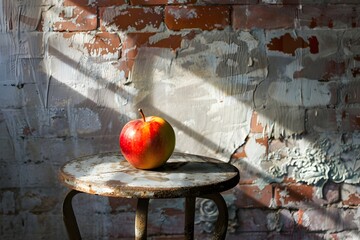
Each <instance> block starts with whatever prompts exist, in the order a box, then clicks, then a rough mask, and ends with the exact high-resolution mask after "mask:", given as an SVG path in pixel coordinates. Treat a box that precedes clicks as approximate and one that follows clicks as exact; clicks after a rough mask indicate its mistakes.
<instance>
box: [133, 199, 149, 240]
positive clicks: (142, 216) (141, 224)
mask: <svg viewBox="0 0 360 240" xmlns="http://www.w3.org/2000/svg"><path fill="white" fill-rule="evenodd" d="M148 207H149V199H147V198H139V199H138V201H137V208H136V216H135V239H136V240H145V239H146V235H147V215H148Z"/></svg>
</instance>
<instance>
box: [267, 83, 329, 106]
mask: <svg viewBox="0 0 360 240" xmlns="http://www.w3.org/2000/svg"><path fill="white" fill-rule="evenodd" d="M268 96H269V98H271V99H272V100H274V101H275V102H277V103H278V104H279V105H282V106H290V107H293V106H299V107H300V106H303V107H315V106H326V105H328V104H329V103H330V98H331V92H330V89H329V85H328V84H324V83H321V82H318V81H313V80H307V79H301V80H300V79H297V80H293V81H290V82H273V83H271V84H270V86H269V89H268Z"/></svg>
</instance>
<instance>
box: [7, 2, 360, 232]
mask: <svg viewBox="0 0 360 240" xmlns="http://www.w3.org/2000/svg"><path fill="white" fill-rule="evenodd" d="M0 9H1V12H0V16H1V18H0V73H1V75H2V77H1V79H0V84H1V88H0V146H1V151H0V199H1V207H0V214H1V218H0V221H1V228H0V236H1V237H0V238H1V239H65V238H66V233H65V229H64V226H63V224H62V214H61V207H62V200H63V198H64V195H65V193H66V192H67V189H66V188H65V187H64V186H63V185H62V184H61V183H60V182H59V181H58V179H57V173H58V170H59V168H60V166H61V165H62V164H64V163H65V162H67V161H69V160H70V159H72V158H74V157H78V156H82V155H86V154H92V153H97V152H106V151H118V143H117V141H118V139H117V138H118V134H119V132H120V130H121V128H122V126H123V125H124V124H125V123H126V122H127V121H128V120H130V119H133V118H137V117H139V116H137V115H136V109H137V107H138V106H142V107H143V108H144V109H145V110H146V111H147V112H148V113H149V114H154V115H155V114H156V115H161V116H164V117H165V118H167V119H168V120H169V122H170V123H171V124H172V125H173V126H174V128H175V130H176V135H177V150H179V151H185V150H186V151H189V152H194V153H198V154H205V155H210V156H214V157H218V158H220V159H222V160H224V161H230V162H231V163H232V164H234V165H235V166H237V167H238V168H239V170H240V172H241V180H240V182H239V184H238V186H236V187H235V188H234V189H232V190H230V191H227V192H225V193H223V195H224V197H225V200H226V202H227V204H228V208H229V232H228V239H358V238H360V234H359V230H360V224H359V222H360V210H359V204H360V186H359V183H360V157H359V156H360V133H359V130H360V120H359V119H360V110H359V109H360V108H359V106H360V97H359V96H360V84H359V81H360V30H359V27H360V17H359V16H360V4H359V1H358V0H346V1H340V0H301V1H300V0H262V1H261V0H175V1H170V0H153V1H150V0H149V1H147V0H92V1H88V0H61V1H60V0H35V1H29V2H26V1H12V0H3V1H2V2H1V3H0ZM84 203H86V204H84ZM74 204H75V209H76V213H77V215H78V216H79V218H78V219H79V220H78V221H79V225H80V228H81V231H82V233H83V235H84V239H119V238H121V239H133V236H134V232H133V226H134V211H135V206H136V203H135V201H134V200H131V199H113V198H100V197H96V196H87V195H79V196H77V197H76V198H75V200H74ZM183 204H184V202H183V200H180V199H179V200H171V201H169V200H158V201H152V202H151V205H150V207H151V209H150V216H149V218H150V221H149V231H148V232H149V234H150V235H151V236H152V238H153V239H177V238H178V239H182V237H181V234H182V233H183V218H184V213H183ZM196 207H197V210H196V211H197V214H196V234H197V237H196V238H197V239H207V238H209V236H211V231H212V229H213V223H214V220H213V219H214V216H216V210H214V208H213V207H214V206H213V205H212V203H211V202H208V201H207V200H202V199H198V200H197V203H196Z"/></svg>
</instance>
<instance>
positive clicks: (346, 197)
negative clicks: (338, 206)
mask: <svg viewBox="0 0 360 240" xmlns="http://www.w3.org/2000/svg"><path fill="white" fill-rule="evenodd" d="M341 196H342V200H343V204H344V205H346V206H360V186H359V185H350V184H343V185H342V187H341Z"/></svg>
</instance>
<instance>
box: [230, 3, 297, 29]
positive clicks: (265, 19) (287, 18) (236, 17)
mask: <svg viewBox="0 0 360 240" xmlns="http://www.w3.org/2000/svg"><path fill="white" fill-rule="evenodd" d="M295 11H296V7H295V6H276V5H250V6H234V7H233V11H232V26H233V28H234V29H253V28H262V29H279V28H293V27H294V17H295Z"/></svg>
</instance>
